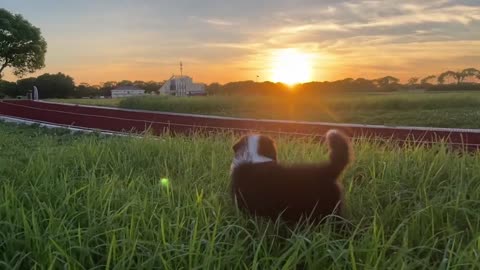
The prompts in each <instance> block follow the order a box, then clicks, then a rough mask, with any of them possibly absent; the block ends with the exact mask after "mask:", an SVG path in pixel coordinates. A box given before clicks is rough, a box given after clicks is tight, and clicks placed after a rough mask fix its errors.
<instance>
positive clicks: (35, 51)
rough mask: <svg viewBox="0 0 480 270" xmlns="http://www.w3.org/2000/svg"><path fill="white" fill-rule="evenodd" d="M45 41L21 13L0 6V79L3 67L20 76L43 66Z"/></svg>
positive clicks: (45, 48)
mask: <svg viewBox="0 0 480 270" xmlns="http://www.w3.org/2000/svg"><path fill="white" fill-rule="evenodd" d="M46 52H47V42H46V41H45V39H44V38H43V37H42V34H41V32H40V29H39V28H37V27H35V26H33V25H32V24H30V23H29V22H28V21H27V20H25V19H24V18H23V17H22V15H19V14H16V15H14V14H12V13H10V12H8V11H7V10H5V9H3V8H0V79H1V78H2V72H3V71H4V69H5V68H7V67H10V68H13V74H15V75H16V76H18V77H22V76H23V75H25V74H27V73H32V72H35V71H36V70H38V69H41V68H43V67H44V66H45V53H46Z"/></svg>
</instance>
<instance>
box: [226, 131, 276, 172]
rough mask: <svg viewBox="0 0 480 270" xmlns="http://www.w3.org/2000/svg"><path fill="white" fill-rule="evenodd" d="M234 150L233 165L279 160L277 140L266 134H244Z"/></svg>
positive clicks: (234, 146)
mask: <svg viewBox="0 0 480 270" xmlns="http://www.w3.org/2000/svg"><path fill="white" fill-rule="evenodd" d="M233 151H234V153H235V157H234V159H233V164H232V165H233V166H237V165H239V164H242V163H263V162H271V161H277V148H276V146H275V141H274V140H273V139H272V138H270V137H267V136H264V135H248V136H243V137H242V138H240V140H238V141H237V142H236V143H235V144H234V145H233Z"/></svg>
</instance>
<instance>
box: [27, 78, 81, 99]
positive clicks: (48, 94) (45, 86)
mask: <svg viewBox="0 0 480 270" xmlns="http://www.w3.org/2000/svg"><path fill="white" fill-rule="evenodd" d="M35 85H36V86H37V88H38V92H39V96H40V98H42V99H45V98H66V97H70V96H71V95H72V94H73V90H74V89H75V84H74V82H73V78H72V77H70V76H68V75H65V74H63V73H57V74H48V73H45V74H43V75H41V76H39V77H37V79H36V80H35Z"/></svg>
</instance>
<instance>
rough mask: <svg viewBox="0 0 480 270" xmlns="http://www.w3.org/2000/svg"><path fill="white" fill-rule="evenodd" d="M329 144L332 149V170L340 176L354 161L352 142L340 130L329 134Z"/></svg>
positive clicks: (331, 131) (333, 130)
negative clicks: (352, 160)
mask: <svg viewBox="0 0 480 270" xmlns="http://www.w3.org/2000/svg"><path fill="white" fill-rule="evenodd" d="M326 137H327V143H328V147H329V148H330V168H331V169H332V173H334V174H335V175H338V174H340V173H341V172H342V171H343V170H344V169H345V167H347V165H348V163H350V161H351V159H352V154H353V153H352V152H353V151H352V147H351V144H350V140H349V139H348V138H347V136H345V135H344V134H343V133H341V132H340V131H338V130H335V129H332V130H329V131H328V132H327V136H326Z"/></svg>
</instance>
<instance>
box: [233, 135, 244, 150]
mask: <svg viewBox="0 0 480 270" xmlns="http://www.w3.org/2000/svg"><path fill="white" fill-rule="evenodd" d="M245 143H246V137H245V136H244V137H242V138H240V139H239V140H238V141H237V142H236V143H235V144H234V145H233V146H232V149H233V152H235V153H237V152H238V150H240V148H241V147H242V145H245Z"/></svg>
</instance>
